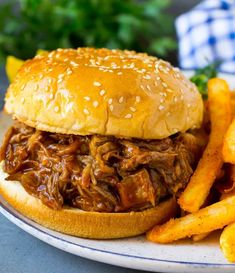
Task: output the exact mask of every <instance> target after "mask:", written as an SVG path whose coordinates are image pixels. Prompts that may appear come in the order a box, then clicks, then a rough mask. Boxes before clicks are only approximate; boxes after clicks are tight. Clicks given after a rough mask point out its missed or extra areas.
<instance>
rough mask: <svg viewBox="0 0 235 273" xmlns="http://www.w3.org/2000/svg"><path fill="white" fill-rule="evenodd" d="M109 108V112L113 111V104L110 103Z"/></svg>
mask: <svg viewBox="0 0 235 273" xmlns="http://www.w3.org/2000/svg"><path fill="white" fill-rule="evenodd" d="M109 109H110V111H111V112H112V111H113V105H112V104H111V105H110V106H109Z"/></svg>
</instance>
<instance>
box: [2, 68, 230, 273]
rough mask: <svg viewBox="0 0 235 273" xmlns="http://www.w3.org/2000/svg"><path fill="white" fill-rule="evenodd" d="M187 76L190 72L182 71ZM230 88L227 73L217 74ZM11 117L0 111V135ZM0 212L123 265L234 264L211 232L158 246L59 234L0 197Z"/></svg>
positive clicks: (190, 267)
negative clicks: (195, 239)
mask: <svg viewBox="0 0 235 273" xmlns="http://www.w3.org/2000/svg"><path fill="white" fill-rule="evenodd" d="M185 74H186V75H187V76H190V75H191V74H192V72H185ZM220 76H221V77H222V78H225V79H227V80H228V82H229V84H230V86H231V87H232V88H234V87H235V80H233V76H231V75H224V74H221V75H220ZM10 122H11V119H10V118H9V117H7V116H6V115H5V114H3V113H1V114H0V138H2V136H3V134H4V132H5V130H6V128H7V127H8V126H9V124H10ZM0 212H1V213H2V214H3V215H5V216H6V217H7V218H8V219H9V220H10V221H11V222H12V223H14V224H16V225H17V226H18V227H20V228H21V229H23V230H25V231H26V232H28V233H30V234H31V235H33V236H35V237H37V238H38V239H40V240H42V241H44V242H46V243H48V244H50V245H52V246H54V247H57V248H59V249H62V250H64V251H66V252H69V253H72V254H75V255H78V256H81V257H85V258H88V259H92V260H95V261H100V262H104V263H108V264H112V265H118V266H122V267H127V268H133V269H141V270H146V271H154V272H177V273H180V272H182V273H184V272H185V273H186V272H187V273H190V272H197V273H199V272H203V273H207V272H218V273H225V272H229V273H231V272H235V264H229V263H227V261H226V259H225V258H224V257H223V254H222V252H221V250H220V248H219V233H218V232H216V233H212V234H211V236H209V237H208V238H207V239H206V240H204V241H202V242H197V243H194V242H192V241H191V240H181V241H179V242H177V243H174V244H169V245H159V244H154V243H150V242H147V241H146V239H145V237H144V236H139V237H134V238H129V239H119V240H89V239H82V238H76V237H73V236H68V235H65V234H61V233H58V232H55V231H52V230H49V229H47V228H44V227H42V226H40V225H38V224H37V223H35V222H34V221H32V220H30V219H28V218H26V217H24V216H23V215H21V214H20V213H18V212H17V211H16V210H15V209H13V208H12V207H11V206H10V205H9V204H8V203H7V202H6V201H5V200H4V199H3V198H2V197H1V196H0Z"/></svg>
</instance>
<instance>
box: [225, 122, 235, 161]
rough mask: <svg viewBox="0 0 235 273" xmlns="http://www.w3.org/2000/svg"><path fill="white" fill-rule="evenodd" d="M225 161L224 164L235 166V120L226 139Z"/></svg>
mask: <svg viewBox="0 0 235 273" xmlns="http://www.w3.org/2000/svg"><path fill="white" fill-rule="evenodd" d="M223 159H224V162H229V163H232V164H235V118H234V119H233V121H232V123H231V125H230V126H229V129H228V131H227V133H226V135H225V138H224V145H223Z"/></svg>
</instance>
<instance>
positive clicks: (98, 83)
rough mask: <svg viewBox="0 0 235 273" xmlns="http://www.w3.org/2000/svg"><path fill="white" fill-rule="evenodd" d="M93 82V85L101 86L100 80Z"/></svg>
mask: <svg viewBox="0 0 235 273" xmlns="http://www.w3.org/2000/svg"><path fill="white" fill-rule="evenodd" d="M93 84H94V86H101V83H100V82H94V83H93Z"/></svg>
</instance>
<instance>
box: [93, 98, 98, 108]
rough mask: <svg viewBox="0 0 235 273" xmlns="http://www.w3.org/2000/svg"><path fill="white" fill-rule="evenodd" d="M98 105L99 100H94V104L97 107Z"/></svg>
mask: <svg viewBox="0 0 235 273" xmlns="http://www.w3.org/2000/svg"><path fill="white" fill-rule="evenodd" d="M98 105H99V102H98V101H96V100H95V101H94V102H93V106H94V107H95V108H96V107H97V106H98Z"/></svg>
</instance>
